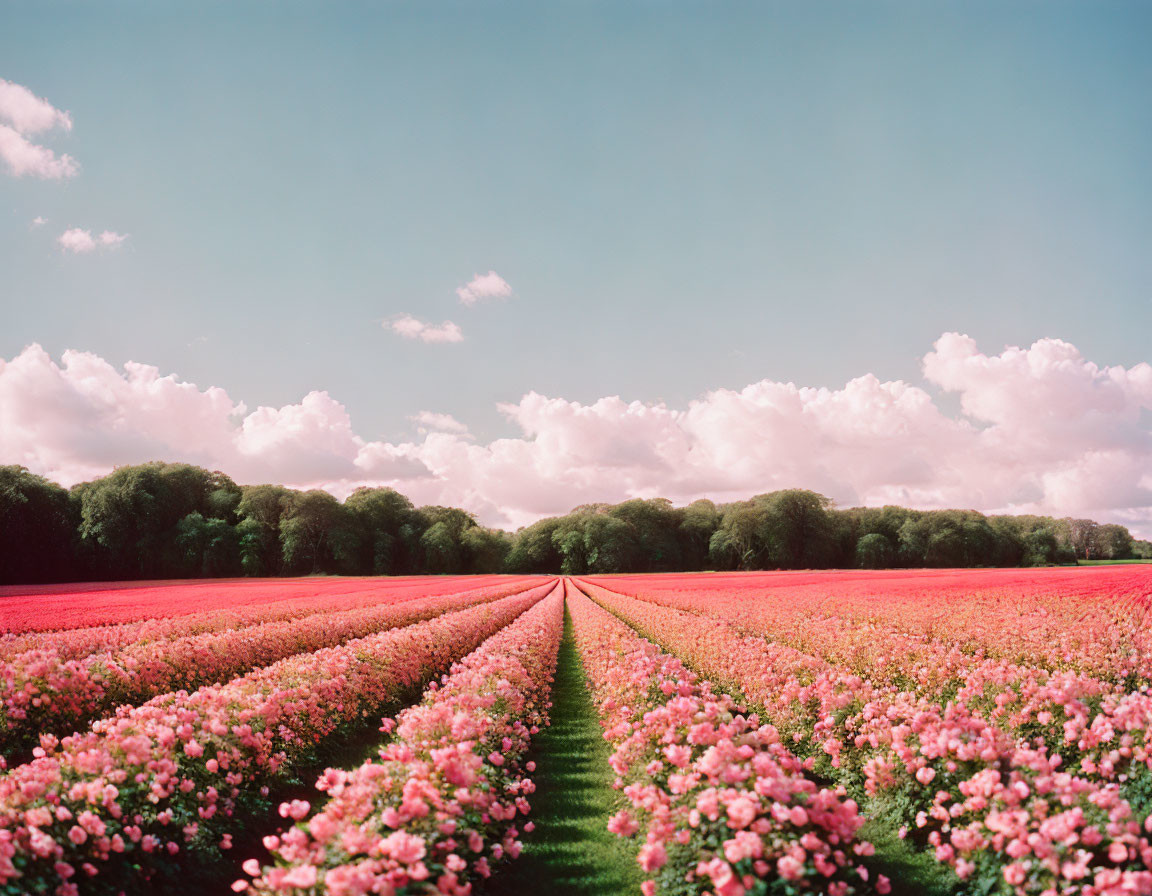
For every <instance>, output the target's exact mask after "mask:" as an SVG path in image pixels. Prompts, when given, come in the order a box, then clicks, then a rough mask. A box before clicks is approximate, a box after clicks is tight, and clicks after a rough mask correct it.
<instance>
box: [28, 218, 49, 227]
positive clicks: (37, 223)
mask: <svg viewBox="0 0 1152 896" xmlns="http://www.w3.org/2000/svg"><path fill="white" fill-rule="evenodd" d="M47 223H48V219H47V218H41V217H40V216H39V215H37V216H36V217H35V218H33V219H32V225H31V226H32V229H33V230H35V229H36V228H37V227H43V226H44V225H45V224H47Z"/></svg>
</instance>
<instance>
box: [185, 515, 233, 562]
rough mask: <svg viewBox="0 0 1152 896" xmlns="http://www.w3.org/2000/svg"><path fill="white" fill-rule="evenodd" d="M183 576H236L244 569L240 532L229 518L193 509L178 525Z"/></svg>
mask: <svg viewBox="0 0 1152 896" xmlns="http://www.w3.org/2000/svg"><path fill="white" fill-rule="evenodd" d="M176 532H177V535H176V543H177V545H178V546H179V547H180V549H181V551H182V553H183V563H184V575H186V576H188V577H195V576H234V575H236V574H238V573H239V572H240V570H241V568H242V567H241V556H240V535H239V532H238V530H237V528H236V527H235V526H232V525H230V524H229V523H228V522H227V521H226V520H222V519H214V518H212V517H204V516H202V515H201V514H199V513H197V512H195V511H193V512H192V513H190V514H188V515H187V516H186V517H184V519H182V520H180V522H179V523H177V524H176Z"/></svg>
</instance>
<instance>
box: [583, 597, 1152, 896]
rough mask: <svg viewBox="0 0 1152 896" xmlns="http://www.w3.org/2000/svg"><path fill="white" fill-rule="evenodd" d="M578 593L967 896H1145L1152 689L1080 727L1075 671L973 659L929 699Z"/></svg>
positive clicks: (714, 623) (717, 626)
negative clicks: (744, 703)
mask: <svg viewBox="0 0 1152 896" xmlns="http://www.w3.org/2000/svg"><path fill="white" fill-rule="evenodd" d="M584 587H586V588H587V589H588V591H589V592H590V593H591V594H592V595H593V596H594V597H595V598H596V600H597V601H599V602H600V603H602V604H603V605H604V606H605V607H607V608H609V609H611V610H612V611H613V612H614V613H616V614H618V615H619V616H620V617H621V618H623V619H625V620H626V621H628V622H629V623H630V624H632V625H635V626H636V627H637V628H639V629H640V630H641V631H643V632H649V633H654V634H658V637H659V640H660V642H661V643H662V644H664V645H666V646H667V647H668V648H669V649H671V650H673V651H675V652H676V653H678V654H680V655H681V656H684V657H685V658H686V659H687V660H688V661H689V662H690V663H692V664H693V665H694V666H695V667H697V668H699V669H701V670H702V671H704V672H705V673H706V674H709V675H712V676H714V677H715V678H716V679H717V680H719V681H722V682H724V683H725V685H727V686H730V687H732V688H734V689H738V690H739V691H740V692H741V693H742V694H743V695H744V696H745V697H746V698H747V699H749V700H750V701H752V702H753V703H755V704H757V705H759V706H762V707H763V708H764V710H765V713H766V716H767V717H768V718H769V719H770V720H772V721H773V722H775V723H776V724H777V725H779V726H780V728H781V729H782V730H783V731H785V732H786V736H787V738H788V740H789V741H790V742H791V743H792V744H793V746H794V748H795V749H797V750H799V751H800V752H801V753H806V754H807V755H808V756H809V762H810V764H811V768H812V769H813V770H814V771H816V772H817V773H819V774H822V775H827V776H830V777H833V778H835V779H838V780H840V781H841V782H842V783H844V784H845V785H846V786H848V787H850V788H851V789H852V791H853V792H857V793H860V794H862V795H866V796H867V798H868V801H869V810H870V811H874V812H876V813H878V814H880V815H882V816H884V817H886V818H888V819H889V820H893V821H894V823H896V824H899V825H901V832H900V833H901V836H904V835H906V834H911V835H912V837H913V838H914V839H915V840H916V841H918V842H919V843H921V844H922V845H924V846H927V847H929V848H930V849H931V850H932V852H933V854H934V856H935V857H936V859H937V860H939V861H941V862H944V863H947V864H948V865H950V866H951V867H952V868H953V869H954V870H955V871H956V873H957V874H958V875H959V876H960V877H961V878H962V879H964V880H965V881H966V882H967V885H969V886H972V887H973V888H974V890H975V891H976V892H981V893H1014V894H1025V893H1027V894H1055V893H1077V894H1082V896H1093V894H1109V896H1119V894H1122V893H1123V894H1130V893H1152V872H1150V870H1149V869H1150V868H1152V844H1150V842H1149V838H1148V836H1147V834H1148V827H1149V824H1150V823H1149V822H1148V821H1147V815H1148V805H1147V795H1148V792H1149V791H1148V782H1149V776H1148V755H1147V751H1146V749H1145V747H1144V735H1145V732H1146V729H1147V721H1148V712H1147V708H1148V705H1147V694H1145V693H1133V694H1126V695H1123V696H1122V697H1119V698H1113V697H1109V698H1108V699H1107V700H1105V701H1103V702H1101V703H1099V704H1098V710H1097V712H1096V715H1095V716H1094V717H1093V718H1092V719H1091V722H1090V723H1089V724H1088V725H1087V727H1083V726H1082V725H1081V724H1079V723H1080V722H1083V720H1084V718H1085V716H1084V713H1085V712H1086V706H1085V704H1084V703H1083V702H1082V701H1080V700H1078V699H1077V698H1076V697H1075V696H1074V695H1075V692H1076V690H1077V687H1078V686H1079V685H1080V684H1082V682H1081V680H1080V679H1079V678H1077V677H1076V676H1072V675H1065V676H1060V675H1055V674H1054V675H1049V673H1048V672H1047V671H1046V670H1041V671H1040V672H1037V673H1036V675H1035V676H1034V677H1032V678H1027V679H1026V680H1025V681H1021V680H1020V678H1019V677H1018V675H1019V674H1020V670H1019V668H1018V667H1014V666H1013V665H1012V664H1009V663H1006V662H1000V663H998V664H997V663H992V662H990V661H988V660H974V661H973V669H972V677H971V679H970V680H969V681H968V682H967V683H966V684H965V685H963V686H961V687H959V688H958V689H957V690H956V691H955V692H953V693H949V694H946V695H942V694H934V695H932V696H926V695H925V694H924V693H917V692H916V691H913V690H907V689H901V688H899V687H898V686H896V685H894V684H892V683H891V682H887V683H884V684H876V683H874V682H873V681H872V680H870V679H867V678H862V677H860V676H859V675H856V674H855V673H853V672H850V671H843V670H840V669H839V668H837V667H834V666H830V665H828V664H826V663H824V662H823V661H822V660H820V659H817V658H813V657H811V656H808V655H806V654H803V653H801V652H799V651H796V650H795V649H794V648H791V647H789V646H787V645H781V644H775V643H772V642H771V641H766V640H765V639H764V638H762V637H754V636H749V635H747V634H745V633H743V632H741V631H739V630H738V629H736V628H735V627H733V626H731V625H728V624H727V623H724V622H722V621H720V620H716V619H709V618H707V617H703V616H699V615H695V614H691V613H687V612H684V611H680V610H676V609H673V608H670V607H666V606H662V605H660V604H656V603H652V602H647V601H641V600H636V599H633V598H630V597H626V596H623V595H619V594H615V593H613V592H611V591H608V590H606V589H603V588H601V587H599V586H596V585H593V584H589V583H585V585H584ZM997 670H999V671H1000V673H1001V677H1000V678H997V676H996V671H997ZM1045 676H1048V677H1047V678H1045ZM1124 704H1128V709H1129V710H1132V711H1130V712H1129V711H1124V710H1123V705H1124ZM1136 704H1139V710H1136V709H1134V705H1136ZM1118 708H1120V709H1121V711H1120V712H1119V713H1117V711H1116V710H1117V709H1118ZM1057 714H1059V715H1060V717H1061V718H1060V719H1057ZM1113 723H1115V725H1116V727H1112V726H1113ZM1054 726H1055V729H1056V730H1054ZM1136 735H1138V737H1137V736H1136ZM1046 738H1052V739H1055V740H1057V741H1058V742H1059V743H1060V744H1061V745H1062V746H1063V747H1066V748H1067V749H1066V750H1064V753H1065V754H1067V755H1062V754H1061V753H1060V752H1056V751H1055V750H1054V749H1052V748H1050V747H1049V745H1048V743H1047V741H1046Z"/></svg>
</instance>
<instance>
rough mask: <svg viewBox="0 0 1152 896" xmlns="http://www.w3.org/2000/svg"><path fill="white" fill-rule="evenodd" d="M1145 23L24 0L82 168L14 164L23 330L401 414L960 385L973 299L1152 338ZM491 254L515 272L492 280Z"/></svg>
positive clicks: (375, 422) (843, 12)
mask: <svg viewBox="0 0 1152 896" xmlns="http://www.w3.org/2000/svg"><path fill="white" fill-rule="evenodd" d="M1149 33H1152V5H1149V4H1147V3H1099V2H1091V3H1089V2H1083V3H1066V2H1051V3H1039V2H1007V3H994V4H988V3H971V2H964V3H959V2H957V3H911V2H909V3H868V4H863V3H819V2H818V3H790V4H779V3H755V4H728V3H723V4H705V3H610V4H608V3H604V4H601V3H549V4H539V3H524V4H520V3H461V4H448V3H404V4H399V3H396V4H364V5H360V4H320V3H314V4H313V3H309V4H290V3H284V4H270V3H228V4H208V5H203V4H198V5H195V6H192V5H190V4H189V5H184V4H174V3H161V4H156V3H152V4H136V3H124V2H119V3H102V4H99V5H96V4H89V3H69V4H63V3H51V2H50V3H38V4H26V3H10V2H4V3H0V78H4V79H7V80H8V81H11V82H13V83H16V84H20V85H23V86H25V87H27V88H28V89H29V90H30V91H32V92H33V93H34V94H36V96H38V97H43V98H44V99H45V100H47V101H48V102H49V103H51V104H52V105H53V106H54V107H56V108H58V109H61V110H67V111H68V112H69V113H70V115H71V118H72V121H73V129H72V130H71V131H70V132H67V133H64V132H60V131H57V132H54V133H52V134H49V135H46V136H45V135H42V137H41V138H38V139H42V142H44V143H45V144H46V145H48V146H50V147H51V148H52V149H53V150H55V151H56V152H57V153H64V152H66V153H68V154H69V155H71V156H72V157H74V158H75V159H76V161H77V162H78V163H79V166H80V170H79V173H78V174H77V175H76V176H74V177H70V178H66V179H60V180H45V179H39V178H35V177H12V176H3V175H0V196H2V197H3V202H2V203H0V270H3V272H4V273H3V276H2V278H0V301H2V305H3V320H4V325H3V327H2V328H0V357H3V358H8V359H12V358H14V357H15V356H16V355H18V354H19V353H20V352H21V351H22V350H23V349H24V348H25V346H26V345H28V344H29V343H33V342H36V343H39V344H41V345H42V346H43V347H44V349H46V350H47V352H48V353H49V355H51V356H52V357H53V358H57V359H58V358H59V357H60V354H61V353H62V352H63V351H64V350H65V349H73V350H79V351H84V352H91V353H93V354H95V355H98V356H99V357H101V358H103V359H105V360H107V361H108V362H109V363H111V364H112V365H114V366H116V367H119V365H121V364H123V363H124V362H127V361H130V360H131V361H136V362H141V363H145V364H150V365H155V366H156V367H158V368H159V369H160V372H161V373H162V374H170V373H175V374H177V375H178V376H179V378H180V379H182V380H185V381H188V382H192V383H196V384H198V385H199V386H200V387H201V388H206V387H208V386H219V387H221V388H223V389H226V390H227V392H228V394H229V395H230V396H231V397H232V398H233V399H234V400H236V401H243V402H244V403H245V404H246V405H247V407H248V408H249V409H251V408H254V407H256V406H257V405H269V406H272V407H281V406H283V405H287V404H290V403H293V402H298V401H300V399H301V397H302V396H303V395H304V394H306V393H308V392H310V391H313V390H327V391H328V392H329V393H330V394H331V395H332V396H333V397H334V398H336V399H338V401H339V402H340V403H342V405H343V406H344V407H345V408H346V409H347V412H348V414H349V415H350V416H351V418H352V420H353V421H354V426H355V429H356V431H357V432H358V433H359V434H360V435H361V436H362V437H363V438H364V439H368V440H373V439H386V440H392V441H396V440H401V439H405V438H410V437H413V434H414V424H413V423H412V421H411V420H410V419H409V418H410V417H411V416H412V415H414V414H416V413H418V412H420V411H424V410H431V411H435V412H438V413H447V414H452V415H454V417H455V418H457V419H458V420H460V421H462V422H463V423H464V424H466V425H467V426H468V427H469V428H470V429H471V432H472V433H473V434H474V435H475V436H476V437H477V438H478V439H480V440H481V441H484V440H490V439H492V438H495V437H497V436H502V435H516V434H519V433H520V430H521V426H520V425H517V424H516V423H515V422H514V421H509V420H507V419H505V418H504V417H502V416H501V415H500V414H499V413H498V412H497V409H496V404H497V402H510V403H516V402H518V401H520V400H521V396H523V395H525V394H526V393H529V392H533V391H535V392H538V393H541V394H543V395H547V396H552V397H563V398H564V399H566V400H568V401H571V402H578V403H583V404H590V403H593V402H595V401H596V400H597V399H599V398H601V397H604V396H613V395H619V396H621V397H622V398H623V399H624V400H625V401H633V400H636V401H640V402H645V403H654V402H659V401H664V402H667V403H668V404H669V405H671V406H675V407H679V408H683V407H685V406H686V405H687V403H688V402H689V401H690V400H691V399H694V398H697V397H699V396H701V395H702V394H704V393H705V392H706V391H707V390H710V389H716V388H721V387H725V388H731V389H737V390H738V389H742V388H743V387H744V386H746V385H747V384H749V383H753V382H757V381H760V380H765V379H767V380H772V381H779V382H794V383H797V384H799V385H804V386H826V387H829V388H832V389H837V388H841V387H843V385H844V383H845V382H846V381H848V380H849V379H851V378H853V377H856V376H860V375H862V374H865V373H872V374H875V376H876V377H878V378H879V379H880V380H881V381H888V380H895V379H904V380H907V381H910V382H913V383H918V384H919V385H921V386H923V388H925V389H927V390H928V391H929V392H930V393H931V394H933V395H934V396H936V395H938V393H939V391H940V390H939V388H938V384H935V383H924V382H922V373H921V359H922V357H923V356H924V355H925V354H926V353H927V352H928V351H930V350H931V347H932V343H933V341H934V340H936V339H937V338H939V337H940V336H941V334H943V333H946V332H951V331H956V332H961V333H966V334H968V335H969V336H971V337H973V338H974V339H975V340H976V341H977V343H978V344H979V346H980V348H981V350H982V351H986V352H989V353H993V354H994V353H997V352H1000V351H1001V350H1002V349H1003V348H1004V346H1005V345H1021V346H1029V345H1031V344H1032V343H1033V342H1034V341H1036V340H1038V339H1042V338H1045V337H1055V338H1059V339H1063V340H1066V341H1068V342H1070V343H1073V344H1074V345H1075V346H1076V348H1077V349H1079V351H1080V352H1081V353H1082V354H1083V356H1084V357H1085V358H1088V359H1091V360H1092V361H1093V362H1095V363H1096V364H1098V365H1100V366H1106V365H1120V366H1123V367H1125V368H1130V367H1132V366H1133V365H1136V364H1139V363H1140V362H1144V361H1147V360H1148V359H1149V355H1150V354H1152V353H1150V352H1149V346H1150V344H1152V340H1150V339H1149V336H1148V334H1149V333H1150V332H1152V300H1150V296H1152V251H1149V246H1150V244H1152V173H1150V171H1152V169H1150V167H1149V165H1148V160H1149V159H1150V158H1152V103H1149V102H1148V97H1149V95H1150V89H1152V54H1149V53H1148V52H1147V36H1148V34H1149ZM36 217H42V218H44V219H46V220H47V223H46V224H44V225H43V226H41V227H36V228H32V227H30V222H31V221H32V220H33V219H34V218H36ZM74 227H76V228H83V229H90V230H92V231H93V233H97V232H99V231H103V230H105V229H107V230H111V231H114V232H116V233H121V234H127V235H128V238H127V240H126V241H125V242H124V243H123V245H121V246H120V247H119V248H117V249H114V250H107V251H102V250H97V251H93V252H90V253H84V254H73V253H69V252H65V251H62V249H61V246H60V245H59V244H58V243H57V241H56V240H57V237H58V235H59V234H60V233H61V232H63V231H64V230H65V229H68V228H74ZM489 270H494V271H497V272H499V274H500V275H501V276H502V277H503V278H505V279H506V280H507V282H508V283H509V284H510V285H511V287H512V289H513V291H514V294H513V296H512V297H511V298H509V299H508V300H506V301H499V302H490V303H483V304H480V305H477V306H475V307H463V306H462V305H461V304H460V303H459V302H458V301H457V298H456V295H455V290H456V288H457V287H460V286H462V285H463V284H465V283H466V282H468V281H469V280H470V279H471V278H472V276H473V275H474V274H477V273H484V272H487V271H489ZM401 313H408V314H412V315H415V316H416V317H418V318H420V319H423V320H428V321H432V322H437V323H438V322H440V321H443V320H449V319H450V320H452V321H454V322H455V323H456V324H457V325H458V326H459V327H460V328H461V331H462V333H463V334H464V340H463V341H462V342H460V343H458V344H439V345H432V344H424V343H422V342H419V341H408V340H404V339H402V338H400V337H399V336H398V335H397V334H395V333H393V332H389V331H388V330H387V329H385V328H384V327H382V326H381V322H382V321H384V320H386V319H388V318H390V317H391V316H393V315H397V314H401ZM938 400H939V402H940V406H941V407H942V408H944V409H946V410H950V411H951V412H953V413H954V412H956V408H957V401H956V398H955V396H945V397H943V398H938ZM521 422H522V421H521Z"/></svg>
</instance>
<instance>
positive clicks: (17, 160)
mask: <svg viewBox="0 0 1152 896" xmlns="http://www.w3.org/2000/svg"><path fill="white" fill-rule="evenodd" d="M56 129H59V130H63V131H71V130H72V118H71V116H70V115H69V114H68V113H67V112H62V111H61V110H59V109H57V108H56V107H54V106H53V105H52V104H51V103H49V102H48V101H47V100H45V99H41V98H40V97H38V96H36V94H34V93H33V92H32V91H31V90H29V89H28V88H27V87H24V86H23V85H20V84H14V83H12V82H11V81H5V80H4V79H3V78H0V159H3V160H4V162H5V164H6V165H7V167H8V171H9V172H10V173H11V174H13V175H15V176H16V177H23V176H24V175H30V176H32V177H40V178H45V179H54V180H55V179H60V178H65V177H71V176H72V175H74V174H75V173H76V172H77V171H78V170H79V165H77V164H76V160H75V159H73V158H72V157H71V156H69V155H66V154H65V155H60V156H57V155H56V153H55V152H54V151H53V150H51V149H49V148H48V147H47V146H43V145H41V144H40V143H38V142H35V141H34V140H33V139H31V138H33V137H35V138H36V139H40V138H39V135H41V134H45V133H47V132H50V131H53V130H56Z"/></svg>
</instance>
